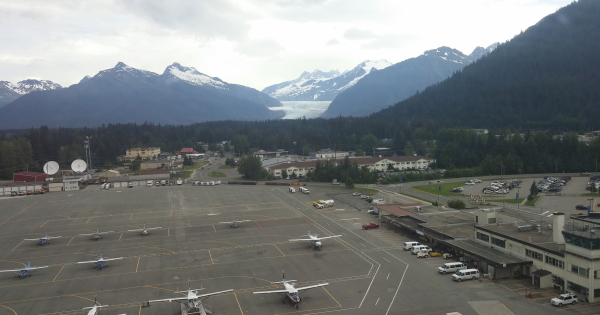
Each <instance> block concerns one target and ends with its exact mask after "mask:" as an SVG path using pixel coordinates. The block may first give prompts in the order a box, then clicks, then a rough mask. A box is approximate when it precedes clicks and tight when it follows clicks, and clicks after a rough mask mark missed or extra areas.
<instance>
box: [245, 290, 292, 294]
mask: <svg viewBox="0 0 600 315" xmlns="http://www.w3.org/2000/svg"><path fill="white" fill-rule="evenodd" d="M252 293H253V294H267V293H288V290H271V291H258V292H252Z"/></svg>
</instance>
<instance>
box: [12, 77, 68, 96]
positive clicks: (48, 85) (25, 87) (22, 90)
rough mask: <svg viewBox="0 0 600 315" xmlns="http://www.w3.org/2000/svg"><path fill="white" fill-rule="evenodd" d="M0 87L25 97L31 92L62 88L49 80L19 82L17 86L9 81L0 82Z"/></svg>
mask: <svg viewBox="0 0 600 315" xmlns="http://www.w3.org/2000/svg"><path fill="white" fill-rule="evenodd" d="M0 87H2V88H4V89H7V90H10V91H12V92H14V93H17V94H19V95H25V94H27V93H30V92H33V91H47V90H56V89H62V88H63V87H62V86H61V85H60V84H57V83H54V82H52V81H49V80H35V79H28V80H23V81H19V82H17V84H13V83H11V82H9V81H0Z"/></svg>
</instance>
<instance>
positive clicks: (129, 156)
mask: <svg viewBox="0 0 600 315" xmlns="http://www.w3.org/2000/svg"><path fill="white" fill-rule="evenodd" d="M159 155H160V148H157V147H140V148H131V149H127V150H125V155H122V156H119V157H118V160H119V161H133V160H135V159H136V158H137V157H138V156H139V157H141V158H142V160H149V159H152V158H155V157H158V156H159Z"/></svg>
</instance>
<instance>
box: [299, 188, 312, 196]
mask: <svg viewBox="0 0 600 315" xmlns="http://www.w3.org/2000/svg"><path fill="white" fill-rule="evenodd" d="M299 189H300V192H301V193H303V194H310V191H308V189H306V188H304V187H300V188H299Z"/></svg>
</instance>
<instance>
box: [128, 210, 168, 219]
mask: <svg viewBox="0 0 600 315" xmlns="http://www.w3.org/2000/svg"><path fill="white" fill-rule="evenodd" d="M172 213H173V211H171V214H172ZM131 218H133V213H132V214H131V215H130V216H129V220H131Z"/></svg>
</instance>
